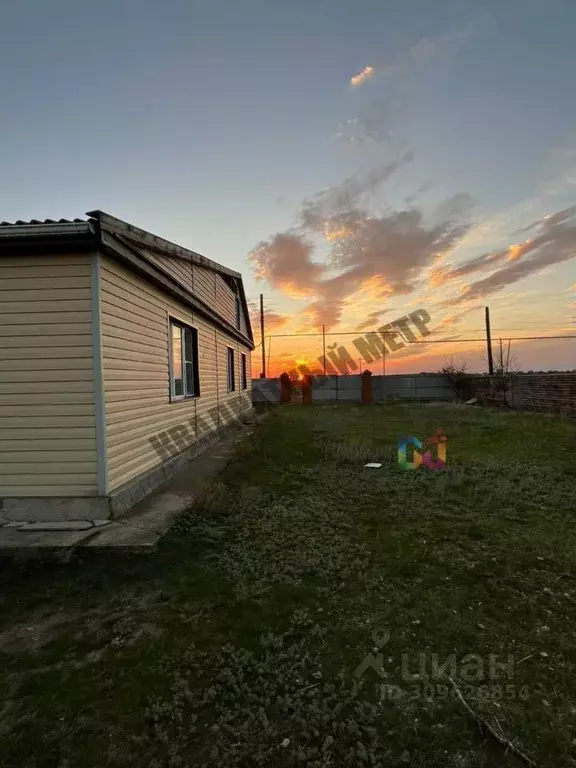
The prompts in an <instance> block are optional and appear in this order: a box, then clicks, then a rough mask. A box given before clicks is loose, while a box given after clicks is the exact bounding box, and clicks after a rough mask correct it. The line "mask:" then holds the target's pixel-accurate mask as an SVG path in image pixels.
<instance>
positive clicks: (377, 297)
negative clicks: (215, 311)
mask: <svg viewBox="0 0 576 768" xmlns="http://www.w3.org/2000/svg"><path fill="white" fill-rule="evenodd" d="M411 160H412V155H411V154H410V153H407V154H405V155H404V156H403V157H401V158H400V159H399V160H397V161H395V162H393V163H389V164H387V165H385V166H382V167H380V168H376V169H374V170H373V171H371V172H370V173H369V174H367V175H366V176H364V177H358V176H353V177H350V178H348V179H345V180H344V181H343V182H342V184H340V185H338V186H336V187H332V188H330V189H327V190H324V191H322V192H321V193H319V194H318V195H315V196H314V197H313V198H312V199H309V200H305V201H304V203H303V205H302V208H301V210H300V213H299V214H298V217H297V226H296V227H295V228H294V229H292V230H289V231H288V232H283V233H276V234H275V235H273V236H271V237H270V238H269V239H268V240H267V241H264V242H262V243H260V244H259V245H258V246H257V247H256V248H255V249H254V251H252V253H251V254H250V257H249V258H250V260H251V261H252V263H253V264H254V266H255V269H256V275H257V277H259V278H261V279H265V280H267V281H268V283H269V285H271V286H272V287H273V288H278V289H280V290H282V291H283V292H284V293H287V294H288V295H291V296H298V297H303V296H309V297H310V298H311V299H312V300H311V302H310V303H309V304H308V305H307V307H305V308H304V314H305V315H306V317H307V319H309V321H310V324H311V325H312V326H315V327H319V326H321V325H325V326H326V328H327V329H329V328H332V327H334V326H336V325H337V324H338V323H339V321H340V319H341V316H342V313H343V310H344V308H345V307H346V304H347V301H348V300H349V298H350V297H351V296H353V295H354V294H356V293H357V292H358V291H359V290H361V289H363V288H366V289H368V288H369V290H370V295H371V297H372V299H373V300H374V301H380V302H381V305H382V310H383V309H384V306H385V301H386V299H388V298H389V297H391V296H394V295H398V294H401V295H407V294H410V293H411V292H412V291H413V290H414V288H415V285H416V283H417V281H418V280H419V278H420V273H421V272H422V271H423V270H424V269H427V268H428V267H430V266H431V265H432V264H433V263H434V262H435V260H437V259H438V257H439V256H440V255H441V254H443V253H444V252H446V251H447V250H449V249H450V248H452V247H454V245H455V244H456V243H457V242H458V240H459V239H460V238H461V237H462V236H463V235H464V234H465V233H466V231H467V229H468V228H469V224H468V223H467V222H466V221H465V220H463V218H462V211H463V210H464V209H465V208H466V207H467V206H468V205H469V203H470V199H469V197H468V196H465V195H456V196H454V197H452V198H450V199H448V200H446V201H445V202H444V203H443V205H442V206H441V207H439V208H438V210H437V212H436V215H435V216H434V217H432V220H431V221H425V217H424V214H423V212H422V211H419V210H417V209H415V208H409V209H406V210H400V211H387V212H385V213H384V214H382V215H380V216H377V215H374V214H372V213H370V212H369V202H370V196H371V194H372V193H373V192H374V191H375V190H376V189H377V188H378V187H379V186H380V185H381V184H383V183H385V182H386V181H387V180H388V179H389V178H390V177H391V176H392V175H393V174H394V173H396V172H397V171H398V170H400V169H401V168H402V167H403V166H404V165H405V164H407V163H409V162H410V161H411ZM313 238H316V239H318V238H324V239H327V240H328V246H329V255H328V259H327V261H326V263H324V264H319V263H317V262H315V261H314V260H313V252H314V246H313V244H312V242H313Z"/></svg>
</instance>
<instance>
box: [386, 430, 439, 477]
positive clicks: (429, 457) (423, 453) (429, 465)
mask: <svg viewBox="0 0 576 768" xmlns="http://www.w3.org/2000/svg"><path fill="white" fill-rule="evenodd" d="M447 443H448V440H447V438H446V435H445V434H444V430H443V429H442V427H439V428H438V429H437V430H436V434H435V435H431V436H430V437H427V438H426V439H425V440H424V442H422V440H420V438H419V437H416V436H415V435H410V436H409V437H400V438H399V439H398V464H399V465H400V467H401V468H402V469H418V468H419V467H426V469H444V467H445V466H446V447H447ZM410 445H412V446H413V447H414V452H413V456H412V461H408V447H409V446H410ZM434 445H435V446H436V458H434V455H433V451H432V446H434ZM427 446H430V449H428V450H426V448H427Z"/></svg>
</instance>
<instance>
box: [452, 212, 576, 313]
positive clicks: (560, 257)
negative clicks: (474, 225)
mask: <svg viewBox="0 0 576 768" xmlns="http://www.w3.org/2000/svg"><path fill="white" fill-rule="evenodd" d="M534 228H536V232H535V234H534V236H533V237H531V238H529V239H528V240H526V241H525V242H524V243H520V244H517V245H512V246H509V247H508V248H506V249H504V250H499V251H494V252H493V253H485V254H482V256H479V257H477V258H476V259H471V260H469V261H468V262H465V263H464V264H462V265H460V266H458V267H455V268H453V269H451V270H449V272H448V275H449V277H454V276H461V275H463V274H468V273H470V272H474V271H477V270H478V269H484V268H485V267H486V266H487V265H488V266H492V265H493V264H497V265H500V264H504V266H501V267H500V268H498V269H496V271H494V272H493V273H492V274H491V275H489V276H488V277H485V278H483V279H481V280H477V281H475V282H473V283H471V284H470V285H467V286H466V287H465V288H464V290H463V291H462V294H461V295H460V296H459V297H456V298H454V299H451V300H449V301H447V302H445V303H444V305H445V306H454V305H456V304H459V303H460V302H461V301H462V300H466V301H469V300H471V299H478V298H482V297H485V296H488V295H490V294H492V293H495V292H496V291H499V290H501V289H502V288H505V287H506V286H508V285H511V284H512V283H515V282H517V281H518V280H522V279H523V278H525V277H529V276H530V275H533V274H535V273H537V272H539V271H541V270H542V269H544V268H545V267H549V266H552V265H555V264H560V263H562V262H564V261H569V260H570V259H573V258H576V205H574V206H571V207H569V208H565V209H564V210H562V211H558V212H557V213H554V214H552V215H548V216H545V217H544V218H543V219H541V220H540V222H539V223H535V225H534V226H533V227H531V229H534Z"/></svg>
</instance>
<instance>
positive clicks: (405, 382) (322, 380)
mask: <svg viewBox="0 0 576 768" xmlns="http://www.w3.org/2000/svg"><path fill="white" fill-rule="evenodd" d="M363 378H364V379H366V374H362V375H356V376H312V377H310V384H309V387H310V388H311V398H312V402H313V403H339V402H340V403H361V402H363V398H362V380H363ZM369 378H370V380H371V389H372V399H371V400H369V402H370V401H371V402H377V403H378V402H384V401H385V400H389V399H411V400H414V399H415V400H453V399H454V390H453V389H452V387H451V385H450V382H449V381H448V380H447V379H446V378H445V377H443V376H437V375H435V374H434V375H430V376H411V375H406V376H402V375H392V376H372V375H370V376H369ZM284 381H285V380H284ZM365 386H367V385H365ZM291 388H292V392H291V395H292V397H291V401H292V402H300V401H301V399H303V400H304V402H306V394H307V392H306V390H307V382H306V381H303V382H291ZM252 401H253V402H254V403H266V402H268V403H279V402H282V401H284V402H286V398H285V397H282V382H281V380H280V379H279V378H278V379H253V380H252Z"/></svg>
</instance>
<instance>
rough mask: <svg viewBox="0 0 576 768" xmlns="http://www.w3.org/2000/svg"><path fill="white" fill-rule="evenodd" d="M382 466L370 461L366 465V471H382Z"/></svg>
mask: <svg viewBox="0 0 576 768" xmlns="http://www.w3.org/2000/svg"><path fill="white" fill-rule="evenodd" d="M381 466H382V464H378V462H377V461H370V462H368V464H364V469H380V467H381Z"/></svg>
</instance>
